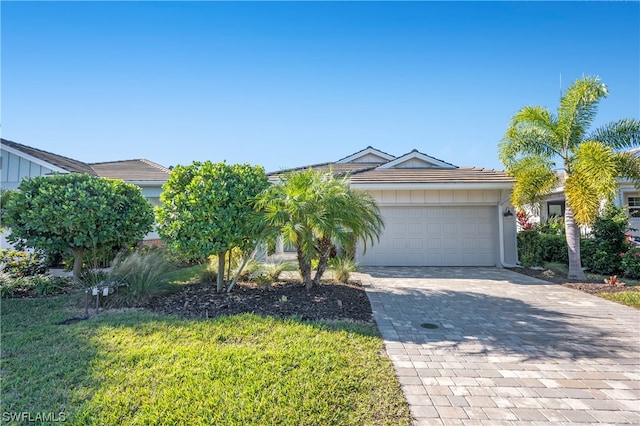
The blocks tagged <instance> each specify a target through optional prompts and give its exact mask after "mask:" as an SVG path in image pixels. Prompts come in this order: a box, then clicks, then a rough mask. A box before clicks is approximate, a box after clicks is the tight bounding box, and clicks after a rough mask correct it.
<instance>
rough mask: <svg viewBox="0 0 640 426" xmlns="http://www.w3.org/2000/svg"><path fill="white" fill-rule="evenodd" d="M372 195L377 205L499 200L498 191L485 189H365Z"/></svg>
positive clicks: (476, 202)
mask: <svg viewBox="0 0 640 426" xmlns="http://www.w3.org/2000/svg"><path fill="white" fill-rule="evenodd" d="M367 192H368V193H370V194H371V196H373V198H374V199H375V200H376V202H377V203H378V205H380V206H385V205H389V206H391V205H394V206H403V205H406V206H414V205H415V206H429V205H440V206H456V205H459V206H466V205H470V204H471V205H483V204H484V205H497V204H498V202H499V201H500V191H499V190H496V189H485V190H440V191H437V190H436V191H432V190H398V191H393V190H384V191H383V190H373V191H367Z"/></svg>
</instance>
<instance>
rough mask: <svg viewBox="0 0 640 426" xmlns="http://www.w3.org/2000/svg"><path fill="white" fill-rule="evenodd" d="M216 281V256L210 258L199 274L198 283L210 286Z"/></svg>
mask: <svg viewBox="0 0 640 426" xmlns="http://www.w3.org/2000/svg"><path fill="white" fill-rule="evenodd" d="M217 279H218V256H211V258H210V259H209V261H208V262H207V263H206V266H205V268H204V269H203V270H202V272H201V273H200V282H202V283H206V284H210V283H215V282H216V280H217Z"/></svg>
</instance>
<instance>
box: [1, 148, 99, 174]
mask: <svg viewBox="0 0 640 426" xmlns="http://www.w3.org/2000/svg"><path fill="white" fill-rule="evenodd" d="M0 141H1V143H2V145H4V146H8V147H9V148H13V149H15V150H17V151H20V152H22V153H24V154H27V155H30V156H32V157H34V158H37V159H38V160H41V161H44V162H46V163H49V164H53V165H54V166H57V167H60V168H61V169H64V170H66V171H68V172H71V173H88V174H90V175H93V176H95V175H96V172H95V171H94V170H93V169H92V168H91V166H89V165H88V164H87V163H83V162H82V161H78V160H74V159H72V158H68V157H64V156H62V155H58V154H53V153H51V152H47V151H43V150H41V149H37V148H32V147H30V146H26V145H22V144H21V143H17V142H13V141H8V140H6V139H1V140H0Z"/></svg>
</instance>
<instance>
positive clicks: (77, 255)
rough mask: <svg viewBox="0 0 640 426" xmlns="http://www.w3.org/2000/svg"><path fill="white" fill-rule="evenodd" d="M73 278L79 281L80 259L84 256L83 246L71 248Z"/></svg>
mask: <svg viewBox="0 0 640 426" xmlns="http://www.w3.org/2000/svg"><path fill="white" fill-rule="evenodd" d="M71 251H72V252H73V279H74V281H76V282H80V275H81V274H82V260H83V258H84V249H83V248H73V249H71Z"/></svg>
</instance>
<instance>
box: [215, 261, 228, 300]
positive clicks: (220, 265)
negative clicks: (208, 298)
mask: <svg viewBox="0 0 640 426" xmlns="http://www.w3.org/2000/svg"><path fill="white" fill-rule="evenodd" d="M226 254H227V252H226V251H221V252H220V253H218V285H217V288H216V291H217V292H218V293H220V292H221V291H222V288H223V287H224V257H225V255H226Z"/></svg>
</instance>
